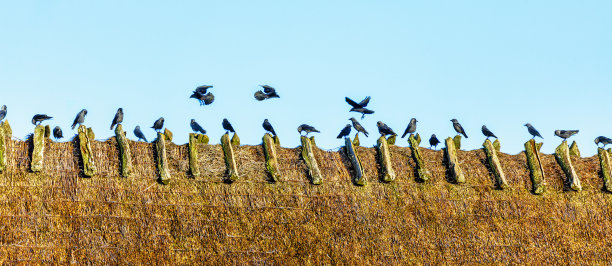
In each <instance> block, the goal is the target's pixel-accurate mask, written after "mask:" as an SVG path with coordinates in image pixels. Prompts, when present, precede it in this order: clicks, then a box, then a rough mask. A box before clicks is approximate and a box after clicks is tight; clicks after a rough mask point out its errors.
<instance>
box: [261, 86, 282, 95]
mask: <svg viewBox="0 0 612 266" xmlns="http://www.w3.org/2000/svg"><path fill="white" fill-rule="evenodd" d="M259 86H261V87H262V88H263V89H264V93H265V94H266V95H268V98H280V96H278V94H277V93H276V89H274V88H272V87H271V86H269V85H259Z"/></svg>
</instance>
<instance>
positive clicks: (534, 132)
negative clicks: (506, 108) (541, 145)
mask: <svg viewBox="0 0 612 266" xmlns="http://www.w3.org/2000/svg"><path fill="white" fill-rule="evenodd" d="M525 126H526V127H527V131H529V134H531V135H532V136H533V138H532V139H535V137H540V138H542V139H543V137H542V135H540V132H538V130H536V129H535V127H533V126H532V125H531V124H529V123H527V124H525Z"/></svg>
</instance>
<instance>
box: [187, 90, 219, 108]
mask: <svg viewBox="0 0 612 266" xmlns="http://www.w3.org/2000/svg"><path fill="white" fill-rule="evenodd" d="M189 98H193V99H196V100H198V102H200V106H203V105H210V104H211V103H213V102H214V101H215V95H213V94H212V92H209V93H206V94H204V93H201V92H199V91H197V90H196V91H193V93H192V94H191V96H189Z"/></svg>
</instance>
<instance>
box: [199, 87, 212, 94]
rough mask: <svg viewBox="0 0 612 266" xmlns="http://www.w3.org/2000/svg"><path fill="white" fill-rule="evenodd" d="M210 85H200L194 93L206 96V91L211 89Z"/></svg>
mask: <svg viewBox="0 0 612 266" xmlns="http://www.w3.org/2000/svg"><path fill="white" fill-rule="evenodd" d="M212 87H213V86H212V85H202V86H198V87H197V88H196V89H195V91H197V92H199V93H200V94H206V91H208V89H210V88H212Z"/></svg>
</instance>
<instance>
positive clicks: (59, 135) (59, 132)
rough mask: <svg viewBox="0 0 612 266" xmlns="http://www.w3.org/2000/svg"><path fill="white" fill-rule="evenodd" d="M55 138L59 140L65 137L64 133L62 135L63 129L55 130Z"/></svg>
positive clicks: (56, 128) (57, 128)
mask: <svg viewBox="0 0 612 266" xmlns="http://www.w3.org/2000/svg"><path fill="white" fill-rule="evenodd" d="M53 137H54V138H55V140H58V139H61V138H63V137H64V133H62V129H61V128H60V127H59V126H57V127H55V128H54V129H53Z"/></svg>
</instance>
